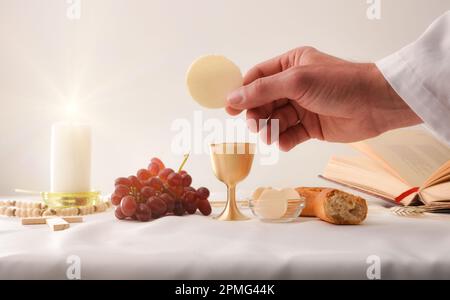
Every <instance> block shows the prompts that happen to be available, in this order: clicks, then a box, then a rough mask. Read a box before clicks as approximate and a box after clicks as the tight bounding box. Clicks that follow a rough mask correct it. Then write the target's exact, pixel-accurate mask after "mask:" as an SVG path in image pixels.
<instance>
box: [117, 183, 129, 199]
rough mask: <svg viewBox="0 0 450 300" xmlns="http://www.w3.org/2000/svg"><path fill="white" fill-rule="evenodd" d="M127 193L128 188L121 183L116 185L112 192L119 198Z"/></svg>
mask: <svg viewBox="0 0 450 300" xmlns="http://www.w3.org/2000/svg"><path fill="white" fill-rule="evenodd" d="M129 193H130V188H129V187H128V186H126V185H123V184H119V185H116V189H115V190H114V194H115V195H117V196H120V197H121V198H122V197H125V196H126V195H128V194H129Z"/></svg>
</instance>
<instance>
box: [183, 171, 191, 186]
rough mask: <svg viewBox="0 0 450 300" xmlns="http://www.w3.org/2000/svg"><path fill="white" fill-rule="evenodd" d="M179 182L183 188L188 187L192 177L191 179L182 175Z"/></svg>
mask: <svg viewBox="0 0 450 300" xmlns="http://www.w3.org/2000/svg"><path fill="white" fill-rule="evenodd" d="M181 181H182V185H183V186H184V187H188V186H190V185H191V183H192V177H191V175H189V174H187V173H186V174H183V175H181Z"/></svg>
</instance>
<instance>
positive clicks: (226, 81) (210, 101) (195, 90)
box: [186, 55, 243, 108]
mask: <svg viewBox="0 0 450 300" xmlns="http://www.w3.org/2000/svg"><path fill="white" fill-rule="evenodd" d="M186 83H187V87H188V90H189V93H190V94H191V96H192V98H193V99H194V100H195V101H197V102H198V103H199V104H200V105H201V106H204V107H207V108H223V107H225V105H226V98H227V95H228V94H229V93H230V92H232V91H233V90H235V89H237V88H239V87H240V86H242V83H243V77H242V74H241V71H240V70H239V68H238V67H237V66H236V65H235V64H234V63H233V62H232V61H230V60H229V59H227V58H226V57H224V56H221V55H207V56H203V57H200V58H198V59H197V60H196V61H194V62H193V63H192V65H191V67H190V68H189V70H188V73H187V76H186Z"/></svg>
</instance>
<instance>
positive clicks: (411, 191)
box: [395, 187, 420, 203]
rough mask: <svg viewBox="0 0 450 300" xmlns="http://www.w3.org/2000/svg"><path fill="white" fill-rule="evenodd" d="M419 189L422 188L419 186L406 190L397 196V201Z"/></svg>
mask: <svg viewBox="0 0 450 300" xmlns="http://www.w3.org/2000/svg"><path fill="white" fill-rule="evenodd" d="M419 190H420V188H419V187H415V188H412V189H410V190H407V191H406V192H404V193H403V194H401V195H400V196H398V197H397V198H395V202H397V203H400V202H401V201H402V200H403V199H405V198H406V197H408V196H409V195H411V194H414V193H417V192H418V191H419Z"/></svg>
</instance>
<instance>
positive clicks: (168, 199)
mask: <svg viewBox="0 0 450 300" xmlns="http://www.w3.org/2000/svg"><path fill="white" fill-rule="evenodd" d="M159 197H160V198H161V199H162V200H163V201H164V202H165V203H166V206H167V213H172V212H173V209H174V207H175V198H174V197H173V196H172V195H170V194H169V193H162V194H161V196H159Z"/></svg>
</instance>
